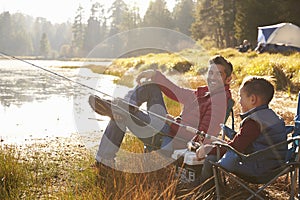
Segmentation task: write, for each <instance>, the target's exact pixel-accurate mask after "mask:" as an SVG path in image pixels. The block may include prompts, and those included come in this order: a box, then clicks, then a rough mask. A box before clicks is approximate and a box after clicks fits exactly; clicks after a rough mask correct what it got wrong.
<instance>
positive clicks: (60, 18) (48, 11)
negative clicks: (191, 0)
mask: <svg viewBox="0 0 300 200" xmlns="http://www.w3.org/2000/svg"><path fill="white" fill-rule="evenodd" d="M150 1H151V0H124V2H125V3H126V4H128V5H131V6H132V5H134V3H135V4H136V5H137V6H138V7H139V8H140V12H141V15H143V14H144V13H145V12H146V10H147V8H148V5H149V2H150ZM92 2H95V1H92V0H0V13H2V12H5V11H9V12H10V14H13V13H17V12H19V13H23V14H27V15H30V16H33V17H43V18H46V19H47V20H49V21H51V22H52V23H64V22H67V21H69V22H73V20H74V16H75V13H76V10H77V9H78V7H79V5H81V6H82V7H83V8H84V10H85V15H89V14H90V9H91V4H92ZM98 2H100V3H102V4H104V5H105V6H108V7H109V6H110V5H111V3H112V2H113V1H112V0H99V1H98ZM166 2H167V6H168V8H169V9H170V10H171V9H172V8H173V6H174V3H175V0H166ZM86 18H87V17H86ZM86 20H87V19H86Z"/></svg>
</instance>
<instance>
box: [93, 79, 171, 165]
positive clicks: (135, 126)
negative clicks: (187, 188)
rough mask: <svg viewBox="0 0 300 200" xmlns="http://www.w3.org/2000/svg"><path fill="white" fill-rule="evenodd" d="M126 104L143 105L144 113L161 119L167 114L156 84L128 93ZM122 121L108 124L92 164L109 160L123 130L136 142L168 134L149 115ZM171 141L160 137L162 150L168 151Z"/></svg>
mask: <svg viewBox="0 0 300 200" xmlns="http://www.w3.org/2000/svg"><path fill="white" fill-rule="evenodd" d="M124 99H125V100H127V101H128V102H130V103H133V102H134V104H135V105H137V106H141V105H142V104H143V103H145V102H146V103H147V111H151V113H155V114H157V115H159V116H162V117H163V118H164V117H165V116H166V114H167V110H166V106H165V103H164V100H163V97H162V92H161V90H160V88H159V86H158V85H156V84H145V85H142V86H137V87H136V88H134V89H133V90H131V91H130V92H129V93H128V94H127V95H126V96H125V98H124ZM125 114H126V115H127V116H126V117H124V118H123V119H122V120H118V121H114V120H110V121H109V123H108V125H107V127H106V129H105V131H104V135H103V137H102V139H101V141H100V145H99V149H98V152H97V155H96V160H97V161H99V162H100V161H101V160H102V159H113V158H115V156H116V153H117V152H118V150H119V148H120V146H121V143H122V140H123V137H124V134H125V131H126V128H128V129H129V130H130V131H131V132H132V133H133V134H134V135H136V136H137V137H138V138H139V139H140V140H142V141H146V140H147V139H149V137H151V136H153V135H155V134H157V133H158V132H161V133H163V134H168V133H169V131H170V127H169V125H168V124H166V123H165V121H164V119H162V118H160V117H157V116H154V115H151V114H149V113H148V112H143V111H140V110H138V111H136V112H134V113H132V114H131V115H129V114H128V113H125ZM170 140H171V138H169V137H163V142H162V147H168V148H169V147H170V146H171V143H169V142H170Z"/></svg>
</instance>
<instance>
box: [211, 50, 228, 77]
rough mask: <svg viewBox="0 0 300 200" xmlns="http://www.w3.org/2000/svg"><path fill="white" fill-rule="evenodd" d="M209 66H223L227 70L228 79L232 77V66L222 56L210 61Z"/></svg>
mask: <svg viewBox="0 0 300 200" xmlns="http://www.w3.org/2000/svg"><path fill="white" fill-rule="evenodd" d="M209 64H216V65H222V66H223V67H224V68H225V73H226V76H227V77H228V76H230V75H231V73H232V71H233V67H232V64H231V63H230V62H229V61H228V60H226V59H225V58H224V57H223V56H220V55H216V56H214V57H212V58H211V59H209Z"/></svg>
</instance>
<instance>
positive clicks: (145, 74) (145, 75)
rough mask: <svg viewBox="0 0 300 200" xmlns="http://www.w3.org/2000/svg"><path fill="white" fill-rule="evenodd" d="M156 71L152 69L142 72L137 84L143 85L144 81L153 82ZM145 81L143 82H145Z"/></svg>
mask: <svg viewBox="0 0 300 200" xmlns="http://www.w3.org/2000/svg"><path fill="white" fill-rule="evenodd" d="M155 73H156V71H154V70H152V69H150V70H146V71H143V72H141V73H140V74H139V75H138V76H137V78H136V82H137V83H138V84H139V85H141V84H142V79H145V80H144V81H151V79H152V77H153V76H154V75H155ZM144 81H143V82H144Z"/></svg>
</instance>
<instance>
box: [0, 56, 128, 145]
mask: <svg viewBox="0 0 300 200" xmlns="http://www.w3.org/2000/svg"><path fill="white" fill-rule="evenodd" d="M28 62H30V63H32V64H34V65H36V66H40V67H43V68H45V69H46V70H50V71H53V72H54V73H57V74H59V75H61V76H64V77H67V78H68V79H71V80H72V81H74V82H78V83H80V84H84V85H87V86H88V87H91V88H95V89H96V90H99V91H101V93H99V92H98V93H97V92H95V91H93V90H90V89H87V88H85V87H82V86H80V85H79V84H76V83H74V82H70V81H68V80H65V79H64V78H61V77H59V76H56V75H53V74H51V73H49V72H46V71H44V70H41V69H38V68H37V67H34V66H32V65H30V64H27V63H24V62H22V61H18V60H0V73H1V78H0V93H1V95H0V102H1V104H0V139H1V140H3V141H2V142H3V143H8V144H22V143H24V141H27V140H28V139H32V138H46V137H70V136H71V135H72V134H79V135H80V136H81V138H82V140H83V141H84V142H85V143H86V145H87V146H88V147H96V146H98V143H99V140H100V138H101V136H102V134H103V129H104V128H105V126H106V124H107V123H108V120H109V118H108V117H103V116H100V115H97V114H95V112H93V110H92V109H91V108H90V106H89V105H88V96H89V95H90V94H97V95H99V96H102V97H105V96H106V98H111V97H112V96H114V97H115V96H120V97H122V95H124V94H125V93H126V92H127V91H128V88H126V87H123V86H117V85H115V84H114V83H113V81H114V80H115V79H116V77H114V76H109V75H100V74H95V73H93V72H92V71H90V70H89V69H87V68H82V67H81V66H83V65H86V64H99V65H109V63H105V62H103V63H83V62H74V61H56V60H28ZM59 66H78V67H80V68H59ZM116 90H117V91H118V92H117V94H115V91H116Z"/></svg>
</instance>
